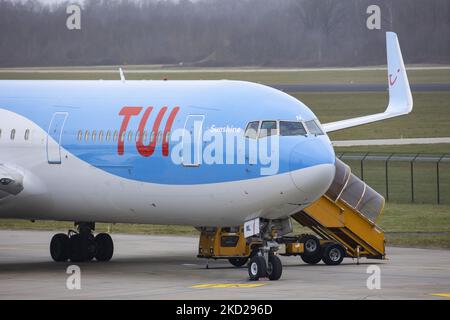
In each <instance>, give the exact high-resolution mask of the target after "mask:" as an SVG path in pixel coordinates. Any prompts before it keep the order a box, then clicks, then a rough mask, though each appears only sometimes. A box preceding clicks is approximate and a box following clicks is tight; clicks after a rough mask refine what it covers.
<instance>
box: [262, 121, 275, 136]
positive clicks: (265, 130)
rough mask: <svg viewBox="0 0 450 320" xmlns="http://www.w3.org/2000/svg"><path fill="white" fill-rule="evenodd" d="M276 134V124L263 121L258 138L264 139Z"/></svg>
mask: <svg viewBox="0 0 450 320" xmlns="http://www.w3.org/2000/svg"><path fill="white" fill-rule="evenodd" d="M276 134H277V122H276V121H263V122H262V124H261V129H260V131H259V137H260V138H264V137H268V136H272V135H276Z"/></svg>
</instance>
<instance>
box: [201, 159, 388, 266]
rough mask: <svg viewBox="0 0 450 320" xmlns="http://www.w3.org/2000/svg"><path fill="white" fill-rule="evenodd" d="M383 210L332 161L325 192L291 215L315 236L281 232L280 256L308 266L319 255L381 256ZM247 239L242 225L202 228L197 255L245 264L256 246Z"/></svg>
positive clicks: (336, 258) (332, 259)
mask: <svg viewBox="0 0 450 320" xmlns="http://www.w3.org/2000/svg"><path fill="white" fill-rule="evenodd" d="M383 208H384V198H383V196H381V195H380V194H379V193H377V192H376V191H375V190H373V189H372V188H371V187H369V186H368V185H367V184H366V183H364V182H363V181H362V180H360V179H359V178H358V177H357V176H355V175H354V174H352V173H351V170H350V167H349V166H348V165H346V164H345V163H344V162H342V161H341V160H339V159H336V174H335V177H334V180H333V183H332V184H331V186H330V188H329V189H328V191H327V192H326V193H325V194H324V195H323V196H322V197H321V198H320V199H319V200H317V201H316V202H314V203H312V204H311V205H310V206H308V207H307V208H305V209H303V210H301V211H299V212H297V213H294V214H293V215H292V218H293V219H294V220H296V221H297V222H299V223H300V224H301V225H303V226H305V227H308V228H309V229H311V230H312V231H314V232H315V233H316V234H317V235H318V236H320V237H321V238H322V239H318V238H317V237H315V236H313V235H299V236H283V237H282V238H281V240H280V241H281V242H282V243H284V244H285V252H284V253H281V254H282V255H287V256H291V255H295V256H296V255H300V256H301V258H302V259H303V260H304V261H305V262H307V263H310V264H315V263H317V262H319V261H320V260H321V259H322V260H323V261H324V262H325V263H327V264H331V265H335V264H340V263H341V261H342V258H343V257H344V256H347V257H352V258H357V259H359V258H360V257H366V258H369V259H384V258H385V240H384V232H383V231H382V230H381V229H380V228H379V227H378V226H377V225H376V222H377V221H378V220H379V218H380V215H381V213H382V211H383ZM260 244H261V243H260V241H259V240H255V239H253V238H249V239H245V237H244V232H243V227H242V226H239V227H234V228H212V229H211V230H208V229H204V230H202V233H201V235H200V241H199V254H198V257H199V258H208V259H228V260H229V261H230V263H231V264H233V265H235V266H242V265H244V264H245V263H246V262H247V261H248V259H249V258H250V257H251V256H252V254H254V252H255V251H254V249H255V248H258V246H259V245H260ZM341 253H342V254H341Z"/></svg>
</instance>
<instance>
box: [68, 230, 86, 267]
mask: <svg viewBox="0 0 450 320" xmlns="http://www.w3.org/2000/svg"><path fill="white" fill-rule="evenodd" d="M69 245H70V254H69V258H70V261H72V262H84V261H86V260H87V248H85V247H84V246H83V239H82V238H81V235H79V234H74V235H72V236H71V237H70V239H69Z"/></svg>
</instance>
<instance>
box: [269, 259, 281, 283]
mask: <svg viewBox="0 0 450 320" xmlns="http://www.w3.org/2000/svg"><path fill="white" fill-rule="evenodd" d="M282 273H283V265H282V264H281V260H280V258H279V257H278V256H276V255H273V254H272V255H270V256H269V265H268V266H267V276H268V277H269V279H270V280H278V279H280V278H281V274H282Z"/></svg>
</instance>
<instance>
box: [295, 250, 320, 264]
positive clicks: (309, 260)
mask: <svg viewBox="0 0 450 320" xmlns="http://www.w3.org/2000/svg"><path fill="white" fill-rule="evenodd" d="M300 258H302V260H303V262H305V263H307V264H318V263H319V262H320V260H322V255H321V254H320V252H319V253H318V254H316V255H315V256H308V255H305V254H303V253H302V254H300Z"/></svg>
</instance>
